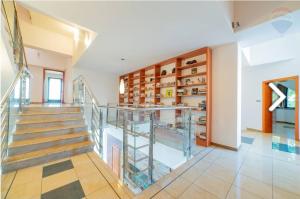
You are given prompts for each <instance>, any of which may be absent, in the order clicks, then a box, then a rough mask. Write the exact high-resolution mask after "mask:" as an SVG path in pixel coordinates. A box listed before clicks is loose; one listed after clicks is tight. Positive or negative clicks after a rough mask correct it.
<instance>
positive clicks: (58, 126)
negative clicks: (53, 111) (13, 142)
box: [15, 124, 85, 134]
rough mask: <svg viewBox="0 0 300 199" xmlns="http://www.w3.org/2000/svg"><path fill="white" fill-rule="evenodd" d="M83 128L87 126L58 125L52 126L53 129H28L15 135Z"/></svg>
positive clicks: (18, 131) (21, 130) (20, 130)
mask: <svg viewBox="0 0 300 199" xmlns="http://www.w3.org/2000/svg"><path fill="white" fill-rule="evenodd" d="M82 127H85V125H84V124H82V125H57V126H51V127H41V128H27V129H19V130H16V132H15V134H26V133H40V132H46V131H56V130H64V129H71V128H82Z"/></svg>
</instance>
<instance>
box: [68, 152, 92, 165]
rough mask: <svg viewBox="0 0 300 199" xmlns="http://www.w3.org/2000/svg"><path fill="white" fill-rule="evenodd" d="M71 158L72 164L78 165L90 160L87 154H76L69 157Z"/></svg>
mask: <svg viewBox="0 0 300 199" xmlns="http://www.w3.org/2000/svg"><path fill="white" fill-rule="evenodd" d="M71 160H72V163H73V165H74V166H78V165H80V164H86V163H91V160H90V158H89V157H88V156H87V154H85V153H84V154H80V155H76V156H73V157H72V158H71Z"/></svg>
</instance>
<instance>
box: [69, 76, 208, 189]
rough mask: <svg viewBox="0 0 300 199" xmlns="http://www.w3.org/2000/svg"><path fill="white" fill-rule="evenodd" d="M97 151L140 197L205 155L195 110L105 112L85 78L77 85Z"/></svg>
mask: <svg viewBox="0 0 300 199" xmlns="http://www.w3.org/2000/svg"><path fill="white" fill-rule="evenodd" d="M73 94H74V96H73V101H74V103H76V104H80V105H81V107H82V111H83V112H84V115H85V120H86V122H87V125H88V127H89V130H90V133H91V137H92V139H93V140H94V142H95V146H96V147H95V150H96V151H97V152H98V153H99V155H100V157H101V158H102V159H103V160H104V161H105V162H106V163H107V164H108V165H109V166H110V167H111V168H112V170H113V171H114V172H115V173H116V175H118V176H119V178H120V180H121V181H123V182H124V183H125V184H127V185H128V187H129V188H130V189H131V190H132V191H133V192H135V193H139V192H141V191H142V190H144V189H146V188H147V187H148V186H150V185H151V184H153V183H154V182H156V181H157V180H158V179H160V178H161V177H162V176H164V175H166V174H168V173H170V172H171V171H172V170H174V169H176V168H177V167H179V166H180V165H182V164H183V163H185V162H186V161H187V160H189V159H190V158H192V157H193V155H195V154H196V153H198V152H200V151H201V150H202V148H200V147H198V146H196V144H195V131H196V130H195V128H196V124H195V122H193V120H194V107H174V106H169V107H168V106H151V107H150V106H135V105H130V104H119V105H117V104H108V105H105V106H100V105H99V104H98V103H97V99H96V98H95V97H94V96H93V94H92V92H91V90H90V89H89V88H88V86H87V83H86V81H85V80H84V78H83V77H82V76H80V77H78V78H77V79H75V80H74V82H73Z"/></svg>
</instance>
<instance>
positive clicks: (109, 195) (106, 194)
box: [86, 186, 119, 199]
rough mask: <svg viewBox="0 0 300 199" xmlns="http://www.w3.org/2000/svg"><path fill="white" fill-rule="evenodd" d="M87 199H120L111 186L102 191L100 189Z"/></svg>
mask: <svg viewBox="0 0 300 199" xmlns="http://www.w3.org/2000/svg"><path fill="white" fill-rule="evenodd" d="M86 198H87V199H100V198H103V199H104V198H105V199H118V198H119V197H118V196H117V194H116V193H115V192H114V191H113V189H112V188H111V187H110V186H106V187H104V188H102V189H99V190H98V191H95V192H93V193H92V194H90V195H88V196H86Z"/></svg>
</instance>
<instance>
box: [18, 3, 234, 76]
mask: <svg viewBox="0 0 300 199" xmlns="http://www.w3.org/2000/svg"><path fill="white" fill-rule="evenodd" d="M23 4H24V5H25V6H27V7H30V8H32V9H36V10H38V11H41V12H43V13H45V14H47V15H50V16H53V17H56V18H58V19H60V20H63V21H66V22H71V23H75V24H78V25H80V26H84V27H86V28H89V29H91V30H93V31H95V32H96V33H97V34H98V36H97V37H96V39H95V40H94V42H93V43H92V44H91V46H90V47H89V48H88V49H87V51H86V52H85V53H84V54H83V55H82V57H81V58H80V60H79V61H78V63H77V64H76V67H89V68H92V69H101V70H105V71H109V72H114V73H118V74H121V73H124V72H128V71H132V70H135V69H137V68H139V67H142V66H148V65H151V64H154V63H157V62H159V61H161V60H164V59H167V58H170V57H173V56H175V55H178V54H181V53H183V52H187V51H191V50H194V49H197V48H200V47H204V46H214V45H218V44H223V43H227V42H231V41H234V34H233V32H232V29H231V25H230V22H231V19H228V17H229V15H228V13H229V11H228V8H230V5H229V4H231V3H230V2H228V3H226V2H225V3H224V2H76V1H72V2H61V1H52V2H51V1H26V2H23ZM121 58H125V61H121Z"/></svg>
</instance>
